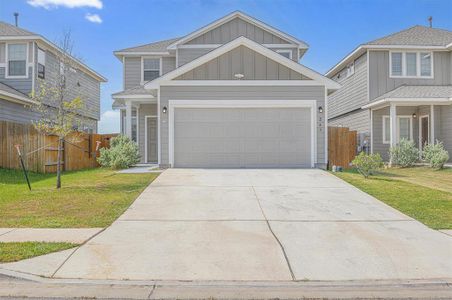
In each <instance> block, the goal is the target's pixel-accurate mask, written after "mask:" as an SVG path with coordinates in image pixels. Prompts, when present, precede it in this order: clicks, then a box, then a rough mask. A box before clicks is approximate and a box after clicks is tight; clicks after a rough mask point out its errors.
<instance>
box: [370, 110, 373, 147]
mask: <svg viewBox="0 0 452 300" xmlns="http://www.w3.org/2000/svg"><path fill="white" fill-rule="evenodd" d="M370 154H374V110H373V109H370Z"/></svg>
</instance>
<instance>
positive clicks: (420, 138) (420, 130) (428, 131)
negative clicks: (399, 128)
mask: <svg viewBox="0 0 452 300" xmlns="http://www.w3.org/2000/svg"><path fill="white" fill-rule="evenodd" d="M425 118H427V133H428V139H427V143H430V116H429V115H421V116H419V126H418V127H419V131H418V137H419V143H418V146H419V151H420V152H422V119H425Z"/></svg>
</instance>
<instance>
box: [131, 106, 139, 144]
mask: <svg viewBox="0 0 452 300" xmlns="http://www.w3.org/2000/svg"><path fill="white" fill-rule="evenodd" d="M135 111H136V118H137V144H138V148H140V105H139V104H138V105H135ZM132 118H133V117H132Z"/></svg>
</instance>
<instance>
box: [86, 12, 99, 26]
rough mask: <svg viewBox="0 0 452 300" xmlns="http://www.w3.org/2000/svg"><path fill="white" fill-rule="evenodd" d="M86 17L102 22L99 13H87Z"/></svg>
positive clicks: (94, 21)
mask: <svg viewBox="0 0 452 300" xmlns="http://www.w3.org/2000/svg"><path fill="white" fill-rule="evenodd" d="M85 19H87V20H88V21H90V22H93V23H97V24H100V23H102V19H101V17H100V16H99V15H98V14H90V13H87V14H86V15H85Z"/></svg>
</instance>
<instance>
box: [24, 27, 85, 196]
mask: <svg viewBox="0 0 452 300" xmlns="http://www.w3.org/2000/svg"><path fill="white" fill-rule="evenodd" d="M58 44H59V48H60V49H59V51H54V52H53V53H52V57H53V56H54V58H55V61H56V63H57V66H56V69H57V70H52V71H51V72H50V70H49V72H47V70H46V72H45V73H44V74H45V75H44V79H42V78H40V79H39V78H38V88H37V90H36V91H33V92H32V93H31V95H30V97H31V98H32V99H33V100H35V101H36V103H37V104H35V105H34V106H33V109H34V110H36V111H37V112H39V113H40V119H39V120H38V121H34V122H33V125H34V127H35V128H36V129H37V130H38V131H39V132H41V133H44V134H52V135H56V136H58V148H57V150H58V158H57V182H56V187H57V189H59V188H61V163H62V154H63V153H62V150H63V145H64V141H65V139H67V138H68V137H69V135H71V140H72V141H75V140H77V137H78V136H79V134H77V133H79V131H78V128H82V126H83V122H84V118H83V116H82V115H81V114H80V112H81V110H82V109H83V108H84V107H85V103H84V100H83V98H82V96H81V85H80V82H79V80H78V74H77V68H78V65H77V62H76V60H74V56H73V53H72V50H73V40H72V38H71V33H70V31H67V32H65V33H64V34H63V36H62V39H61V41H60V42H59V43H58ZM47 64H48V62H46V65H47ZM49 69H50V68H49ZM53 69H55V66H53Z"/></svg>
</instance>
